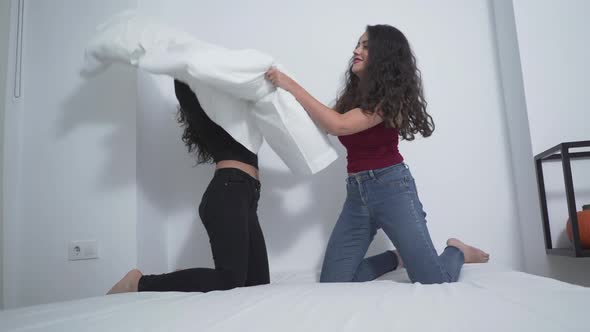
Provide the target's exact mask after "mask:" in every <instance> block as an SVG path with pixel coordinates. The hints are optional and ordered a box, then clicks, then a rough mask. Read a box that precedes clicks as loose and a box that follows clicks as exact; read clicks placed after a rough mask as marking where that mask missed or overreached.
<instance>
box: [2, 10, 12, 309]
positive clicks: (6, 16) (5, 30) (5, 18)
mask: <svg viewBox="0 0 590 332" xmlns="http://www.w3.org/2000/svg"><path fill="white" fill-rule="evenodd" d="M9 32H10V2H9V1H1V2H0V248H1V253H0V309H2V308H3V307H4V296H3V288H4V287H3V283H4V278H3V276H4V271H3V265H4V264H3V262H4V254H3V253H4V241H3V240H4V233H3V228H4V227H3V225H4V218H3V209H2V206H3V198H2V193H3V189H2V188H4V182H3V178H4V174H3V173H4V171H3V170H4V167H3V166H4V163H3V160H4V158H3V156H4V109H5V105H6V94H7V91H6V80H7V78H8V76H7V71H8V45H9V36H10V35H9Z"/></svg>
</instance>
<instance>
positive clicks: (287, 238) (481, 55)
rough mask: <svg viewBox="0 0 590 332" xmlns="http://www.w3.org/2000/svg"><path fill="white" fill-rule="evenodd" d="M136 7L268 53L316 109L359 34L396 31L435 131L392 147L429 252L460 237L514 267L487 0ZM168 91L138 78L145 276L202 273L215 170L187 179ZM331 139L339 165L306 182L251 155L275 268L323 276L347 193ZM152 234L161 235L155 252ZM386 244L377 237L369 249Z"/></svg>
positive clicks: (152, 3)
mask: <svg viewBox="0 0 590 332" xmlns="http://www.w3.org/2000/svg"><path fill="white" fill-rule="evenodd" d="M140 8H141V9H142V10H144V11H145V12H147V13H149V14H152V15H157V17H159V18H160V19H163V20H166V21H168V22H171V23H174V24H175V25H177V26H179V27H181V28H183V29H185V30H188V31H190V32H191V33H193V34H195V35H196V36H198V37H199V38H202V39H204V40H207V41H211V42H217V43H220V44H223V45H224V46H227V47H232V48H246V47H249V48H256V49H259V50H262V51H265V52H268V53H270V54H272V55H273V56H275V57H276V59H278V61H280V62H281V63H283V64H284V65H285V66H287V68H289V69H290V71H291V72H293V73H294V74H295V76H296V77H297V79H299V81H300V82H301V83H302V85H303V86H305V87H306V88H308V89H309V90H310V91H311V92H312V94H314V95H316V96H317V97H318V98H319V99H320V100H321V101H323V102H325V103H331V102H332V101H333V99H334V97H335V95H336V92H337V90H338V89H339V87H340V79H341V76H342V73H343V72H344V70H345V68H346V63H347V60H348V59H349V57H350V55H351V52H352V49H353V47H354V45H355V44H356V41H357V38H358V37H359V36H360V34H362V32H363V30H364V27H365V25H366V24H376V23H386V24H392V25H395V26H397V27H399V28H401V29H402V30H403V31H404V32H405V33H406V34H407V36H408V38H409V40H410V41H411V43H412V45H413V47H414V50H415V53H416V54H417V56H418V59H419V66H420V68H421V69H422V72H423V77H424V83H425V88H426V95H427V99H428V101H429V107H430V112H431V113H432V115H433V116H434V119H435V122H436V125H437V129H436V131H435V134H434V136H433V137H432V138H429V139H427V140H418V141H415V142H403V143H402V144H401V151H402V153H403V154H404V156H405V157H406V159H407V162H408V163H409V164H410V166H411V168H412V171H413V173H414V176H415V177H416V178H417V182H418V186H419V188H420V194H421V198H422V200H423V203H424V205H425V208H426V210H427V212H428V214H429V217H428V219H429V227H430V231H431V234H432V236H433V239H434V242H435V244H436V245H437V247H438V249H442V248H443V247H444V242H445V241H446V239H447V238H448V237H450V236H457V237H460V238H463V239H465V241H467V242H470V243H474V244H476V245H479V246H481V247H482V248H484V249H486V250H488V251H490V252H491V254H492V257H493V259H492V261H493V262H495V263H499V264H503V265H507V266H510V267H513V268H517V269H519V268H521V266H522V259H521V254H520V253H521V247H520V245H521V243H520V235H519V228H518V218H517V211H516V205H515V195H514V193H513V185H512V175H511V159H510V150H509V147H508V139H507V129H506V124H505V114H504V111H503V102H502V94H501V88H500V85H499V84H498V82H499V74H498V68H497V59H496V49H495V46H494V45H495V42H494V35H493V30H492V21H491V18H490V8H489V7H488V2H487V1H483V0H480V1H446V2H444V3H434V2H431V1H417V2H407V1H367V2H364V3H363V4H362V10H359V4H358V3H356V2H355V3H353V2H352V1H349V2H346V1H344V2H343V1H322V2H315V3H313V5H306V4H304V3H300V2H297V3H295V2H291V3H283V4H281V8H277V6H276V3H275V2H271V1H257V2H256V3H255V4H252V3H251V2H249V3H236V2H234V1H218V2H215V3H212V2H208V3H199V4H195V3H194V2H192V1H183V0H176V1H170V2H166V4H164V3H163V2H161V1H156V0H142V1H141V3H140ZM171 89H172V85H171V81H170V80H169V79H166V78H154V77H149V76H147V75H144V76H140V81H139V91H138V93H139V96H140V98H139V100H140V101H139V103H140V113H141V114H143V116H142V119H141V120H138V156H137V158H138V188H139V191H138V200H139V202H138V204H139V205H140V209H139V212H138V214H139V215H140V218H139V222H138V241H139V243H141V242H142V241H143V242H145V243H152V242H153V241H155V243H156V245H155V246H153V247H149V246H147V245H146V246H143V248H140V250H139V251H138V259H139V266H140V267H142V268H143V269H144V270H146V271H148V272H150V273H153V272H165V271H171V270H173V269H175V268H183V267H190V266H211V264H212V262H211V257H210V256H211V254H210V249H209V243H208V239H207V237H206V235H205V233H204V229H203V227H202V225H201V224H200V221H199V219H198V216H197V214H196V207H197V205H198V203H199V201H200V197H201V195H202V193H203V191H204V190H205V187H206V185H207V183H208V181H209V180H210V178H211V176H212V169H211V167H201V166H199V167H196V168H191V165H192V160H191V159H190V158H188V157H187V155H186V152H185V149H184V147H183V145H182V143H181V142H180V134H181V131H180V129H179V128H177V126H176V125H175V124H174V123H173V122H172V121H171V119H172V118H173V116H174V107H175V101H174V98H173V91H172V90H171ZM162 99H165V100H164V101H162ZM144 106H145V107H144ZM334 142H335V144H336V145H337V146H338V147H339V149H340V152H341V158H340V159H339V160H338V161H336V162H335V163H334V164H333V165H331V166H330V167H329V168H328V169H326V170H324V171H322V172H320V173H319V174H317V175H314V176H308V177H301V176H295V175H292V174H290V172H289V171H288V170H287V169H286V168H285V166H284V165H283V164H282V163H281V162H280V161H279V160H278V158H277V157H276V155H275V154H274V153H273V152H272V151H271V150H270V149H268V146H266V145H265V146H264V147H263V149H262V151H261V152H260V166H261V180H262V184H263V191H262V197H261V201H260V207H259V216H260V220H261V224H262V228H263V231H264V233H265V237H266V240H267V246H268V249H269V256H270V263H271V270H273V271H279V270H293V269H308V270H309V269H319V266H320V264H321V260H322V258H323V253H324V249H325V245H326V241H327V239H328V237H329V234H330V231H331V228H332V226H333V224H334V222H335V221H336V218H337V216H338V213H339V211H340V208H341V205H342V202H343V200H344V195H345V186H344V177H345V152H344V151H343V149H342V148H341V147H340V145H339V143H338V142H337V140H334ZM155 151H157V153H155ZM162 233H165V234H166V236H167V242H166V243H164V244H163V243H162V242H161V235H160V234H162ZM146 239H149V240H146ZM389 247H390V244H389V242H388V241H387V240H386V239H385V237H384V236H383V234H382V233H380V235H379V236H378V238H377V241H376V242H375V243H374V246H373V247H372V248H371V252H372V253H374V252H377V251H380V250H383V249H385V248H389ZM164 248H165V249H164ZM162 250H165V251H166V254H165V256H163V255H162ZM154 257H155V258H156V259H153V258H154ZM162 269H163V270H162Z"/></svg>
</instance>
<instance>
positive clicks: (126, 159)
mask: <svg viewBox="0 0 590 332" xmlns="http://www.w3.org/2000/svg"><path fill="white" fill-rule="evenodd" d="M136 5H137V4H136V1H120V0H116V1H115V0H111V1H83V2H80V1H73V0H69V1H66V0H61V1H34V2H33V1H28V2H26V6H25V9H26V12H25V32H24V51H23V54H24V57H23V77H22V78H23V90H22V93H23V97H22V98H21V99H19V100H17V101H13V102H10V103H7V104H8V107H7V119H6V131H7V132H6V144H7V145H6V146H7V153H6V156H7V158H6V179H9V180H7V181H6V190H7V192H6V196H5V198H6V200H5V202H6V205H5V209H6V216H7V218H6V219H5V223H6V227H5V231H6V234H5V235H6V237H5V238H6V240H7V241H6V242H7V243H6V247H5V248H6V258H7V259H6V261H5V266H6V269H5V287H4V291H5V299H6V306H7V307H17V306H23V305H29V304H36V303H44V302H51V301H57V300H66V299H73V298H80V297H85V296H92V295H99V294H104V293H105V292H106V291H108V289H109V288H110V286H111V285H112V284H113V283H114V281H116V280H117V279H118V278H120V277H121V275H122V274H123V273H124V272H126V271H127V270H128V269H129V268H131V267H134V266H135V264H136V261H137V253H136V223H137V201H136V179H135V178H136V164H135V151H136V120H135V110H136V74H135V72H134V71H132V70H128V69H120V70H113V71H110V72H107V73H104V74H103V75H101V76H100V77H97V78H96V79H94V80H91V81H85V80H83V79H82V78H81V77H80V76H79V74H78V72H79V69H80V67H81V65H82V58H83V51H84V44H85V40H86V39H87V38H89V36H91V35H92V32H93V31H94V28H95V27H96V26H97V25H98V24H99V23H100V22H102V21H104V20H105V19H106V18H107V17H109V16H111V15H113V14H114V13H116V12H118V11H120V10H123V9H126V8H129V7H135V6H136ZM11 47H14V45H12V46H11ZM11 70H13V68H11ZM9 76H10V75H9ZM86 239H95V240H97V241H98V245H99V257H100V258H99V259H97V260H89V261H75V262H72V261H68V260H67V248H68V243H69V241H71V240H86Z"/></svg>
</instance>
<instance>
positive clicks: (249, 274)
mask: <svg viewBox="0 0 590 332" xmlns="http://www.w3.org/2000/svg"><path fill="white" fill-rule="evenodd" d="M259 198H260V182H259V181H258V180H256V179H255V178H253V177H251V176H250V175H248V174H247V173H245V172H243V171H241V170H239V169H235V168H222V169H218V170H216V171H215V175H214V176H213V179H212V180H211V182H210V183H209V186H208V187H207V190H206V191H205V193H204V194H203V198H202V200H201V204H200V206H199V215H200V216H201V220H202V221H203V225H204V226H205V229H206V230H207V234H208V235H209V242H210V243H211V251H212V252H213V260H214V262H215V269H209V268H192V269H186V270H181V271H176V272H172V273H166V274H160V275H145V276H143V277H141V279H140V280H139V291H140V292H141V291H180V292H208V291H213V290H226V289H231V288H235V287H242V286H255V285H262V284H268V283H269V282H270V277H269V272H268V257H267V254H266V245H265V243H264V236H263V234H262V230H261V228H260V224H259V223H258V215H257V213H256V210H257V208H258V200H259Z"/></svg>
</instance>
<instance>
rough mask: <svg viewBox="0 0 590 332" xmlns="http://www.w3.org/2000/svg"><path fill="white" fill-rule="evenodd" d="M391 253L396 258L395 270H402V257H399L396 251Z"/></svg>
mask: <svg viewBox="0 0 590 332" xmlns="http://www.w3.org/2000/svg"><path fill="white" fill-rule="evenodd" d="M393 253H394V254H395V256H396V257H397V267H396V268H395V269H396V270H397V269H403V268H404V260H403V259H402V256H400V254H399V252H398V251H397V250H394V251H393Z"/></svg>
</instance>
